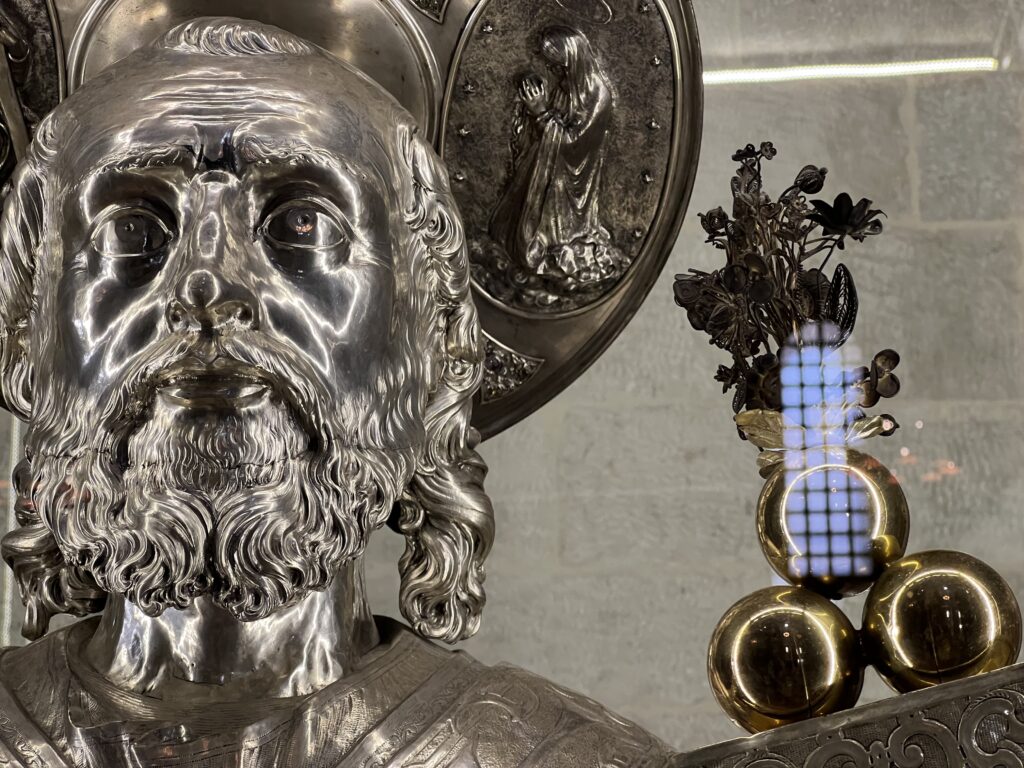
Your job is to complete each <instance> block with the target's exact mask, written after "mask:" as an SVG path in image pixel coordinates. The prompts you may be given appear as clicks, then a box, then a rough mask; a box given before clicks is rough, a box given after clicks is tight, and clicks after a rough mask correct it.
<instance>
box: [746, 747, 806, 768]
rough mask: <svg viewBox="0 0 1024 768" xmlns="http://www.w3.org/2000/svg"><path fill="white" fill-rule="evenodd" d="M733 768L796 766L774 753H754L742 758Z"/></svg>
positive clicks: (794, 767)
mask: <svg viewBox="0 0 1024 768" xmlns="http://www.w3.org/2000/svg"><path fill="white" fill-rule="evenodd" d="M735 768H797V766H796V764H795V763H794V762H793V761H792V760H789V759H788V758H786V757H784V756H783V755H780V754H777V753H775V752H761V751H758V752H754V753H753V754H751V755H748V756H747V757H744V758H743V759H742V760H740V761H739V762H738V763H736V765H735Z"/></svg>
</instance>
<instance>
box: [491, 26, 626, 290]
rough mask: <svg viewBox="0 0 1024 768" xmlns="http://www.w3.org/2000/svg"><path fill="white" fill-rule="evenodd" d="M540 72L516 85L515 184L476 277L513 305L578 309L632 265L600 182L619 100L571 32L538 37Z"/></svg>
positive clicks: (499, 209)
mask: <svg viewBox="0 0 1024 768" xmlns="http://www.w3.org/2000/svg"><path fill="white" fill-rule="evenodd" d="M539 51H540V55H541V57H542V58H543V61H544V65H545V66H544V68H543V71H530V72H527V73H526V74H524V75H522V76H521V77H520V78H519V80H518V83H517V92H516V100H515V107H514V112H513V117H512V120H511V137H510V139H509V151H510V155H511V157H510V161H509V174H508V176H509V178H508V180H507V183H506V186H505V192H504V194H503V195H502V197H501V199H500V200H499V201H498V205H497V206H496V207H495V209H494V212H493V213H492V214H491V220H490V225H489V234H490V241H483V242H476V243H473V251H474V257H475V261H476V264H475V267H476V268H475V270H474V272H475V275H476V278H477V280H478V282H480V284H481V285H482V287H483V288H484V290H486V291H487V292H488V293H491V294H493V295H496V296H500V297H502V298H503V299H505V300H508V301H511V302H513V303H514V304H515V305H516V306H521V307H531V308H539V309H541V310H546V309H549V308H556V309H574V308H577V307H579V306H582V305H584V304H586V303H587V301H588V300H593V298H594V297H596V296H599V295H600V294H601V293H602V291H604V290H607V288H608V287H609V286H610V285H612V284H613V283H614V282H615V281H616V280H617V279H618V278H619V277H621V276H622V274H623V273H624V272H625V270H626V268H627V267H628V266H629V261H628V259H627V257H626V255H625V254H623V252H622V251H621V250H620V249H619V248H618V247H617V246H616V245H615V244H614V243H613V242H612V236H611V233H610V232H609V231H608V229H607V227H606V226H605V224H604V223H603V221H602V215H601V195H602V192H603V184H602V181H603V180H602V174H603V171H604V166H605V159H606V157H607V154H608V140H609V138H610V136H609V133H610V132H611V131H612V130H613V115H614V111H615V97H614V92H613V90H612V84H611V82H610V81H609V79H608V75H607V73H606V72H605V70H604V68H603V66H602V65H601V62H600V61H599V60H598V57H597V54H596V53H595V52H594V49H593V47H592V46H591V44H590V41H589V40H588V39H587V37H586V35H584V34H583V33H582V32H580V31H579V30H576V29H573V28H571V27H549V28H547V29H545V30H543V31H542V32H541V34H540V45H539Z"/></svg>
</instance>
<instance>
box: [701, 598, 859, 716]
mask: <svg viewBox="0 0 1024 768" xmlns="http://www.w3.org/2000/svg"><path fill="white" fill-rule="evenodd" d="M708 677H709V678H710V680H711V689H712V690H713V691H714V694H715V698H716V699H718V703H719V704H721V706H722V709H724V710H725V711H726V714H728V715H729V717H731V718H732V719H733V721H735V722H736V723H737V724H738V725H740V726H742V727H743V728H746V729H747V730H748V731H750V732H751V733H757V732H758V731H765V730H768V729H769V728H775V727H777V726H780V725H785V724H787V723H795V722H797V721H800V720H806V719H807V718H810V717H816V716H818V715H825V714H829V713H831V712H838V711H839V710H842V709H846V708H848V707H852V706H853V705H854V704H856V703H857V698H858V697H859V696H860V690H861V686H862V685H863V683H864V668H863V666H862V664H861V663H860V658H859V652H858V645H857V633H856V631H855V630H854V628H853V625H852V624H851V623H850V620H849V619H847V618H846V616H845V615H844V614H843V612H842V611H841V610H839V608H838V607H837V606H836V605H834V604H833V603H831V602H829V601H828V600H826V599H825V598H823V597H821V596H820V595H816V594H814V593H813V592H808V591H807V590H805V589H799V588H797V587H768V588H767V589H762V590H760V591H758V592H755V593H754V594H752V595H750V596H748V597H745V598H743V599H742V600H740V601H739V602H738V603H736V604H735V605H734V606H733V607H732V608H730V609H729V610H728V612H727V613H726V614H725V616H723V617H722V620H721V621H720V622H718V626H717V627H716V628H715V633H714V636H713V637H712V638H711V647H710V649H709V650H708Z"/></svg>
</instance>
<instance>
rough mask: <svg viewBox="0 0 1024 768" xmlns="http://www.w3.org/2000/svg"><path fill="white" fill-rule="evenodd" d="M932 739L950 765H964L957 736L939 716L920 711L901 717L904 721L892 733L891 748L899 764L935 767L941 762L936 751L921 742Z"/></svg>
mask: <svg viewBox="0 0 1024 768" xmlns="http://www.w3.org/2000/svg"><path fill="white" fill-rule="evenodd" d="M921 741H924V742H931V743H932V744H934V745H935V746H937V747H938V749H939V753H940V754H941V755H942V756H943V758H944V759H945V765H946V766H947V768H955V767H956V766H958V765H961V764H962V762H963V760H962V758H961V756H960V750H959V748H958V747H957V740H956V736H955V735H954V734H953V732H952V731H951V730H950V729H949V728H948V727H947V726H945V725H943V724H942V723H940V722H939V721H938V720H932V719H931V718H928V717H924V716H923V715H922V714H920V713H916V714H913V715H910V716H908V717H906V718H905V719H900V724H899V726H898V727H897V728H896V730H895V731H893V732H892V734H891V735H890V736H889V743H888V752H889V755H890V756H891V758H892V761H893V764H894V765H895V766H896V768H924V766H928V768H932V767H933V766H937V765H938V764H937V763H936V761H935V759H934V758H933V757H932V755H933V752H932V751H930V750H929V751H926V750H925V749H924V747H923V746H922V745H921V744H920V743H919V742H921Z"/></svg>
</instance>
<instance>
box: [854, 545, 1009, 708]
mask: <svg viewBox="0 0 1024 768" xmlns="http://www.w3.org/2000/svg"><path fill="white" fill-rule="evenodd" d="M862 634H863V645H864V651H865V654H866V656H867V659H868V660H869V661H870V662H871V663H872V664H874V666H875V669H877V670H878V673H879V674H880V675H881V676H882V678H883V679H884V680H885V681H886V682H887V683H888V684H889V685H890V687H892V688H894V689H895V690H897V691H899V692H901V693H906V692H907V691H914V690H918V689H920V688H927V687H929V686H932V685H938V684H939V683H945V682H949V681H951V680H960V679H962V678H964V677H969V676H971V675H977V674H980V673H982V672H990V671H992V670H994V669H999V668H1001V667H1005V666H1008V665H1010V664H1012V663H1013V662H1014V661H1015V660H1016V659H1017V654H1018V653H1019V652H1020V644H1021V614H1020V607H1019V606H1018V605H1017V600H1016V598H1015V597H1014V596H1013V591H1012V590H1011V589H1010V587H1009V585H1007V583H1006V582H1005V581H1004V580H1003V578H1002V577H1001V576H1000V575H999V574H998V573H996V572H995V571H994V570H993V569H992V568H990V567H989V566H988V565H986V564H985V563H983V562H981V561H980V560H978V559H976V558H974V557H971V556H970V555H965V554H963V553H962V552H947V551H941V550H935V551H931V552H921V553H919V554H916V555H908V556H907V557H904V558H903V559H902V560H899V561H897V562H895V563H893V564H892V565H890V566H889V567H888V568H887V569H886V570H885V573H883V574H882V576H881V578H879V580H878V583H876V584H875V585H874V586H873V587H872V588H871V591H870V592H869V593H868V598H867V602H866V603H865V604H864V621H863V629H862Z"/></svg>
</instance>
